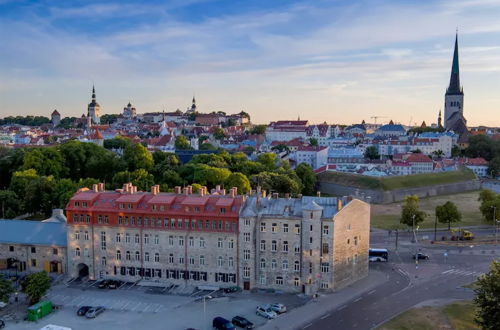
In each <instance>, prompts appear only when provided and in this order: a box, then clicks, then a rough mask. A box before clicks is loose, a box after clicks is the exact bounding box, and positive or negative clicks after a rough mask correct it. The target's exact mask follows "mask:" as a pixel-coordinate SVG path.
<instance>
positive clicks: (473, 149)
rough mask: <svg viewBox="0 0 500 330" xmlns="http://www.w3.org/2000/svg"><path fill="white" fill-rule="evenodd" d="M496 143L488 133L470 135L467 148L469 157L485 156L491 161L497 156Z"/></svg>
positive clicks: (466, 151)
mask: <svg viewBox="0 0 500 330" xmlns="http://www.w3.org/2000/svg"><path fill="white" fill-rule="evenodd" d="M495 154H496V151H495V143H494V142H493V140H492V139H491V138H490V137H489V136H486V135H473V136H471V137H469V146H468V147H467V148H466V149H465V155H466V156H467V157H483V158H484V159H486V160H487V161H490V160H491V159H493V158H494V157H495Z"/></svg>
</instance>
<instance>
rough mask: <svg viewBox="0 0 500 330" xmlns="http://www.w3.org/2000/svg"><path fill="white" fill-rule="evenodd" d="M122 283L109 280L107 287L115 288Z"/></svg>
mask: <svg viewBox="0 0 500 330" xmlns="http://www.w3.org/2000/svg"><path fill="white" fill-rule="evenodd" d="M122 284H123V282H122V281H118V280H110V281H109V283H108V289H117V288H119V287H120V286H121V285H122Z"/></svg>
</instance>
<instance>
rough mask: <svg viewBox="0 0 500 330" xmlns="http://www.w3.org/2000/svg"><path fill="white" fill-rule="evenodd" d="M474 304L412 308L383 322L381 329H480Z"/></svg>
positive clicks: (467, 302)
mask: <svg viewBox="0 0 500 330" xmlns="http://www.w3.org/2000/svg"><path fill="white" fill-rule="evenodd" d="M473 320H474V305H473V304H472V302H470V301H461V302H456V303H452V304H449V305H446V306H442V307H419V308H413V309H410V310H408V311H406V312H404V313H403V314H401V315H399V316H397V317H395V318H394V319H392V320H390V321H389V322H387V323H385V324H383V325H382V326H380V327H379V328H378V329H379V330H427V329H429V330H433V329H454V330H466V329H467V330H474V329H480V328H479V327H478V326H477V325H476V324H475V323H474V321H473Z"/></svg>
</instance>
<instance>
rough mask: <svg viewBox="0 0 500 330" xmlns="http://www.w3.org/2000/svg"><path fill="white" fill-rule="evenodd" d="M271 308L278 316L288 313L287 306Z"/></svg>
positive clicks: (273, 305) (276, 305)
mask: <svg viewBox="0 0 500 330" xmlns="http://www.w3.org/2000/svg"><path fill="white" fill-rule="evenodd" d="M269 307H270V309H271V310H273V311H275V312H276V313H278V314H282V313H286V306H285V305H283V304H271V305H269Z"/></svg>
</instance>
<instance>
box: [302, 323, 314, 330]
mask: <svg viewBox="0 0 500 330" xmlns="http://www.w3.org/2000/svg"><path fill="white" fill-rule="evenodd" d="M311 325H313V324H312V323H309V324H307V325H305V326H304V327H302V329H307V328H309V327H310V326H311Z"/></svg>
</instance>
